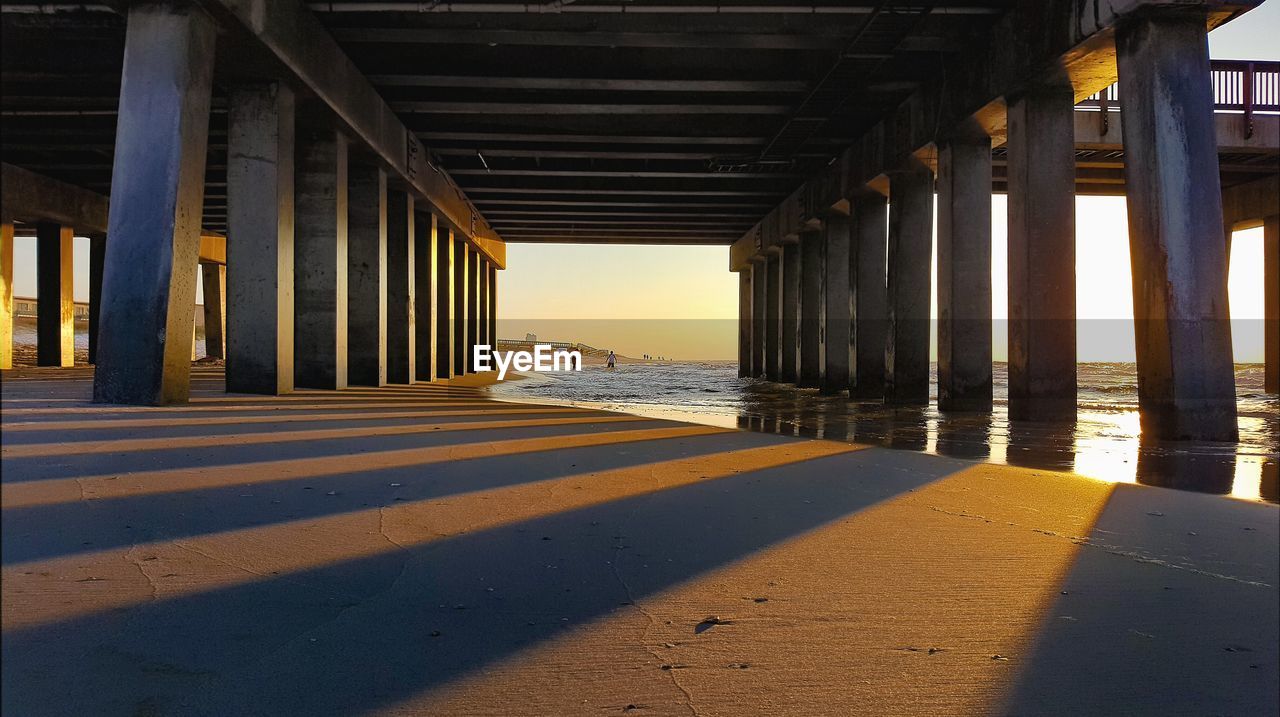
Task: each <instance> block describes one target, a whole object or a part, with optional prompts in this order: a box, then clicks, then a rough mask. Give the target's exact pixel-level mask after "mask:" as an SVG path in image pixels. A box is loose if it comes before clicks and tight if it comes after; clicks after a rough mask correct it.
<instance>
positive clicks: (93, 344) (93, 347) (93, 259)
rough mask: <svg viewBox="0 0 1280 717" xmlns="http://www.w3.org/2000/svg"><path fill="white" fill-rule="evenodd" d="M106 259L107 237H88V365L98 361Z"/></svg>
mask: <svg viewBox="0 0 1280 717" xmlns="http://www.w3.org/2000/svg"><path fill="white" fill-rule="evenodd" d="M106 257H107V237H106V236H104V235H101V234H99V235H98V236H93V237H89V364H90V365H92V364H95V363H97V359H98V325H99V324H101V323H102V267H103V262H104V261H105V260H106Z"/></svg>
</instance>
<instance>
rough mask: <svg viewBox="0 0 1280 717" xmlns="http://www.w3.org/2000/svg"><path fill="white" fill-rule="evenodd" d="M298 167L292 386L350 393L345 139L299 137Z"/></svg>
mask: <svg viewBox="0 0 1280 717" xmlns="http://www.w3.org/2000/svg"><path fill="white" fill-rule="evenodd" d="M297 165H298V171H297V187H296V189H297V199H296V212H297V214H296V217H295V227H294V229H295V234H294V320H293V325H294V381H295V383H296V384H297V385H298V386H300V387H305V388H327V389H340V388H346V387H347V298H348V295H347V207H348V204H347V199H348V197H347V191H348V184H347V179H348V178H347V169H348V166H347V138H346V137H344V136H343V135H342V134H340V133H337V132H324V133H321V134H319V135H314V136H310V135H309V136H303V137H299V138H298V153H297ZM231 270H232V272H233V273H234V272H235V267H234V266H232V269H231ZM232 336H234V334H232ZM236 340H238V339H236Z"/></svg>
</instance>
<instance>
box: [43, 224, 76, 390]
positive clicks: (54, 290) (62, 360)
mask: <svg viewBox="0 0 1280 717" xmlns="http://www.w3.org/2000/svg"><path fill="white" fill-rule="evenodd" d="M73 237H74V232H73V230H72V228H71V227H67V226H62V225H61V224H51V223H48V222H41V223H40V224H37V225H36V364H37V365H39V366H71V365H73V364H74V363H75V349H76V333H75V332H76V325H75V318H76V304H75V297H74V296H73V295H72V293H71V292H72V288H73V286H74V284H73V282H74V279H75V277H74V275H73V273H72V256H71V243H72V238H73Z"/></svg>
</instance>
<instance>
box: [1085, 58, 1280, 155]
mask: <svg viewBox="0 0 1280 717" xmlns="http://www.w3.org/2000/svg"><path fill="white" fill-rule="evenodd" d="M1209 72H1210V75H1211V77H1212V81H1213V109H1214V111H1215V112H1230V113H1236V112H1239V113H1240V114H1241V117H1242V121H1243V122H1244V128H1245V129H1244V136H1245V137H1252V136H1253V115H1254V113H1255V112H1267V113H1271V112H1280V62H1267V61H1262V60H1210V62H1209ZM1121 104H1122V103H1121V101H1120V90H1119V86H1118V85H1114V84H1113V85H1111V86H1110V87H1108V88H1106V89H1105V90H1102V91H1101V92H1096V93H1094V94H1092V95H1090V96H1089V97H1087V98H1086V99H1085V100H1083V101H1082V102H1079V103H1077V104H1076V109H1077V110H1084V111H1086V112H1088V111H1092V112H1098V113H1099V117H1098V122H1099V128H1100V132H1101V134H1103V135H1105V134H1106V133H1107V130H1108V128H1109V126H1110V124H1111V122H1110V120H1109V119H1108V117H1107V112H1108V111H1110V110H1118V109H1120V106H1121Z"/></svg>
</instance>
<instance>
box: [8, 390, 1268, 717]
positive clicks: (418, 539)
mask: <svg viewBox="0 0 1280 717" xmlns="http://www.w3.org/2000/svg"><path fill="white" fill-rule="evenodd" d="M89 375H90V374H89V371H88V370H87V369H74V370H40V369H24V370H20V371H18V372H6V373H5V375H4V381H3V396H2V398H3V404H0V405H2V406H3V412H2V415H0V419H2V420H3V426H2V429H3V432H2V433H0V436H2V448H0V465H2V467H3V474H2V475H3V482H2V483H0V489H2V491H3V492H2V493H0V504H2V505H3V538H4V540H3V557H4V566H3V581H2V585H3V612H2V616H3V657H4V659H3V667H2V668H0V669H2V670H3V672H2V675H3V687H4V690H3V697H2V699H3V707H4V712H5V714H20V715H28V714H31V715H43V714H95V715H97V714H101V715H115V714H119V715H139V714H144V715H145V714H157V715H171V714H177V715H187V714H190V715H228V714H237V715H241V714H243V715H256V714H263V715H267V714H270V715H279V714H296V715H325V714H333V715H339V714H342V715H345V714H395V715H409V714H433V715H434V714H476V715H494V714H503V715H506V714H555V715H573V714H599V713H622V714H652V715H667V714H696V715H756V714H759V715H779V714H794V715H822V714H832V715H850V714H854V715H857V714H866V715H886V714H894V715H898V714H905V715H911V714H929V715H937V714H1032V715H1041V714H1043V715H1059V714H1061V715H1068V714H1071V715H1075V714H1126V715H1130V714H1151V715H1157V714H1159V715H1164V714H1240V715H1246V714H1247V715H1258V714H1263V715H1265V714H1276V713H1277V711H1278V710H1280V706H1278V704H1277V691H1278V689H1280V684H1278V681H1277V675H1278V674H1280V662H1278V660H1280V656H1278V655H1277V651H1278V648H1277V645H1278V644H1280V607H1277V597H1278V596H1277V585H1278V584H1280V565H1278V562H1280V509H1278V508H1277V507H1276V506H1274V505H1266V504H1261V503H1250V502H1244V501H1229V500H1223V499H1221V498H1218V497H1214V496H1209V495H1200V494H1194V493H1187V492H1181V491H1173V490H1166V489H1160V488H1152V487H1147V486H1140V485H1127V484H1114V483H1105V482H1100V481H1096V480H1092V479H1088V478H1083V477H1079V476H1074V475H1071V474H1067V473H1061V472H1053V471H1045V470H1037V469H1032V468H1025V467H1017V466H1008V465H991V464H987V463H982V462H977V461H973V460H965V459H962V458H957V457H949V456H939V455H928V454H923V453H915V452H908V451H899V450H890V449H886V448H881V447H868V446H866V445H862V444H859V443H856V442H837V441H828V440H813V439H807V438H803V437H794V436H783V435H770V434H766V433H759V432H747V431H740V430H734V429H729V428H719V427H715V426H706V425H692V424H686V423H680V422H676V421H669V420H654V419H650V418H645V417H640V416H628V415H623V414H616V413H610V412H605V411H599V410H590V409H578V408H566V407H563V406H554V407H550V406H548V407H539V406H536V405H532V404H527V403H526V404H511V403H500V402H496V401H493V400H491V399H489V398H488V397H487V395H486V394H485V392H484V391H482V390H480V389H479V388H477V386H479V385H480V384H482V383H484V382H485V380H486V379H485V378H483V377H476V378H470V379H468V380H467V381H465V382H459V383H457V384H454V385H452V386H447V385H429V386H414V387H387V388H382V389H362V388H353V389H350V390H347V391H342V392H336V393H335V392H321V391H306V392H300V393H298V394H294V395H291V396H288V397H282V398H261V397H251V396H234V395H228V394H225V393H223V392H222V384H221V374H220V373H219V371H218V370H217V369H216V368H211V367H201V368H198V369H196V372H195V379H194V382H193V386H194V389H195V391H194V393H195V400H194V401H193V403H192V404H191V405H189V406H181V407H169V408H166V409H164V410H161V411H156V410H153V409H141V410H139V409H126V408H122V407H109V406H91V405H89V404H87V403H85V400H86V399H87V397H88V394H89V380H88V378H89ZM464 384H465V385H464ZM241 418H243V419H244V420H243V421H237V420H235V419H241ZM205 419H207V420H205Z"/></svg>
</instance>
